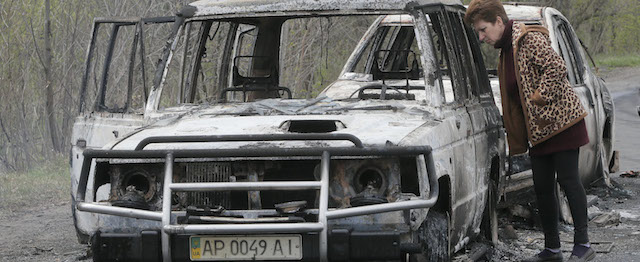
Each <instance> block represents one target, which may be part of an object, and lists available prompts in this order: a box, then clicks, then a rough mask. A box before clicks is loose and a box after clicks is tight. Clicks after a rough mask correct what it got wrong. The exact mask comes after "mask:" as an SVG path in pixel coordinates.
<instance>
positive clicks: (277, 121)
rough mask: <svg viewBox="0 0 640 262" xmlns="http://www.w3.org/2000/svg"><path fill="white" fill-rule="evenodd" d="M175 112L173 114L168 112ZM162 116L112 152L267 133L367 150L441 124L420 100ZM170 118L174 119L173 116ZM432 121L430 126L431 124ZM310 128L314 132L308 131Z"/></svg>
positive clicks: (271, 102) (259, 106) (220, 108)
mask: <svg viewBox="0 0 640 262" xmlns="http://www.w3.org/2000/svg"><path fill="white" fill-rule="evenodd" d="M169 111H171V110H169ZM169 111H168V112H164V113H158V115H156V116H154V117H155V118H157V119H161V120H155V121H150V122H152V123H151V124H149V125H147V126H145V127H143V128H140V129H138V130H136V131H134V132H132V133H130V134H128V135H126V136H125V137H123V138H122V139H120V140H118V141H116V142H114V143H112V144H110V145H108V146H107V148H111V149H120V150H131V149H134V148H136V146H137V145H138V144H139V143H140V142H141V141H142V140H143V139H145V138H147V137H157V136H211V135H267V134H296V133H303V132H305V133H306V132H311V133H334V134H335V133H340V134H351V135H354V136H356V137H358V138H359V139H360V140H361V141H362V142H363V144H364V145H365V146H384V145H401V143H402V139H403V138H405V137H406V136H407V135H409V134H410V133H412V132H413V131H415V130H417V129H420V128H421V127H422V128H429V126H433V124H432V123H433V122H434V121H435V122H437V121H436V120H434V118H433V117H431V114H430V113H429V111H428V110H427V109H426V108H425V107H424V106H422V105H420V103H419V102H416V101H377V100H370V101H356V102H337V101H331V100H330V99H328V98H326V97H325V98H321V99H314V100H280V99H268V100H262V101H259V102H254V103H242V104H226V105H216V106H205V107H203V106H199V107H193V108H182V109H180V110H178V109H176V110H173V112H169ZM168 115H170V116H168ZM311 121H313V122H315V123H320V125H321V126H324V127H326V126H333V127H334V129H335V130H334V131H332V130H326V129H325V128H321V130H318V131H317V132H315V131H314V130H313V128H314V126H313V125H312V126H310V127H308V128H306V129H304V130H303V131H301V130H296V129H295V128H292V127H293V126H295V125H297V126H300V125H305V123H309V122H311ZM427 123H428V124H427ZM309 128H311V129H310V130H309ZM313 146H353V144H352V143H351V142H347V141H274V142H264V141H261V142H215V143H213V142H211V143H161V144H150V145H148V146H146V147H145V149H209V148H246V147H289V148H291V147H313Z"/></svg>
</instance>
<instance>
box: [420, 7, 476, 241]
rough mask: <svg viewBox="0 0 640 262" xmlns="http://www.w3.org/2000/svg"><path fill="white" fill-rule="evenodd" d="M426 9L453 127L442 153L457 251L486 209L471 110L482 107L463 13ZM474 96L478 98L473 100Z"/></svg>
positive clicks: (446, 112)
mask: <svg viewBox="0 0 640 262" xmlns="http://www.w3.org/2000/svg"><path fill="white" fill-rule="evenodd" d="M424 11H425V13H426V14H427V16H428V18H429V20H430V22H431V27H430V29H432V30H431V34H432V35H431V37H432V40H433V42H434V44H433V46H434V48H435V50H433V53H434V54H436V57H437V61H438V64H439V67H440V68H439V71H440V74H441V78H440V80H441V86H442V88H443V90H442V94H443V95H444V99H443V101H444V105H443V106H442V112H443V116H442V117H443V121H445V122H449V124H450V125H451V128H450V130H451V131H452V133H451V141H446V142H450V143H451V144H450V146H447V147H443V148H442V150H443V151H445V152H441V154H444V155H448V156H449V159H448V161H449V163H448V164H449V165H450V168H449V171H450V173H449V174H447V175H448V176H449V178H450V179H451V192H450V194H451V200H450V201H451V205H450V206H451V210H450V212H451V213H450V216H451V222H450V223H451V225H450V244H451V247H452V251H454V252H455V251H456V249H459V248H461V247H462V246H463V245H464V243H465V242H466V241H468V240H469V239H468V238H466V237H465V236H466V235H467V233H469V232H468V231H469V230H471V229H472V228H473V225H474V221H475V219H476V217H478V216H481V215H482V210H478V207H479V206H484V203H483V202H482V201H483V200H484V199H483V198H481V197H478V193H479V189H480V188H482V186H479V185H478V179H479V177H478V176H479V174H480V173H479V172H477V166H476V161H477V154H476V143H475V141H474V126H473V123H472V120H471V117H470V111H469V110H471V111H475V110H478V109H479V107H478V106H477V105H475V106H474V105H472V104H474V103H478V100H477V98H473V97H472V92H471V85H472V81H471V78H472V77H474V76H473V75H472V74H473V73H472V72H471V71H469V70H468V66H469V64H468V62H469V59H470V57H469V55H470V54H469V53H468V51H469V50H468V47H466V48H467V49H466V51H465V50H464V49H463V48H465V47H464V46H466V45H468V43H467V42H466V39H464V30H463V29H462V25H461V24H460V22H461V21H460V15H461V14H460V13H458V11H456V10H448V9H446V8H432V7H428V8H425V10H424ZM461 49H462V50H461ZM473 100H475V101H474V102H471V101H473ZM443 139H444V137H443ZM442 142H443V143H444V142H445V141H442ZM435 154H436V155H437V154H438V153H435ZM478 211H479V212H478Z"/></svg>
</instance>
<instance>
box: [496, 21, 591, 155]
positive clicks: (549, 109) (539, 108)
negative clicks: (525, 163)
mask: <svg viewBox="0 0 640 262" xmlns="http://www.w3.org/2000/svg"><path fill="white" fill-rule="evenodd" d="M512 44H513V58H514V60H515V61H514V63H513V64H514V65H515V73H516V78H517V83H518V91H519V94H520V103H517V101H513V99H512V98H511V97H510V96H509V95H508V94H507V90H506V88H507V87H506V83H505V80H504V79H505V75H504V74H505V68H503V67H504V66H505V62H504V60H503V59H505V58H504V57H503V56H501V57H500V63H499V65H498V76H499V78H500V94H501V97H502V109H503V110H502V112H503V120H504V126H505V129H506V131H507V141H508V143H509V154H510V155H516V154H522V153H525V152H527V150H528V148H529V146H531V147H533V146H535V145H537V144H540V143H541V142H543V141H545V140H547V139H549V138H551V137H553V136H554V135H556V134H558V133H560V132H562V131H564V130H566V129H567V128H569V127H570V126H572V125H574V124H575V123H577V122H578V121H580V120H582V119H583V118H584V117H585V116H587V111H586V110H585V109H584V108H583V106H582V104H581V103H580V99H579V98H578V96H577V95H576V93H575V92H574V91H573V88H572V87H571V85H570V84H569V80H568V79H567V68H566V64H565V62H564V60H563V59H562V57H560V55H558V53H556V52H555V51H554V50H553V48H552V47H551V42H550V40H549V32H548V31H547V29H546V28H544V27H542V26H530V25H524V24H519V23H514V24H513V34H512Z"/></svg>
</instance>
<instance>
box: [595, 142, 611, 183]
mask: <svg viewBox="0 0 640 262" xmlns="http://www.w3.org/2000/svg"><path fill="white" fill-rule="evenodd" d="M596 161H597V166H596V174H597V175H598V176H599V177H600V178H602V181H603V182H604V184H605V185H606V186H607V187H609V188H611V187H613V184H611V177H610V176H609V160H608V159H607V154H606V151H605V149H604V144H603V143H602V142H601V143H598V155H597V158H596ZM598 180H599V179H598ZM596 181H597V180H596Z"/></svg>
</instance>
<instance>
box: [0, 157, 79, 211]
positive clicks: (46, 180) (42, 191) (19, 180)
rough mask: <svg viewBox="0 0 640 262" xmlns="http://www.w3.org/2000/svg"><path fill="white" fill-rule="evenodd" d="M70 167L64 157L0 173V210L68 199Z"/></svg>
mask: <svg viewBox="0 0 640 262" xmlns="http://www.w3.org/2000/svg"><path fill="white" fill-rule="evenodd" d="M70 188H71V178H70V175H69V164H68V162H67V161H66V159H65V158H64V157H63V156H59V157H56V158H55V159H53V160H49V161H46V162H43V163H40V165H38V166H37V167H35V168H32V169H31V170H28V171H24V172H10V173H0V209H7V210H8V211H15V210H20V209H23V208H30V207H38V206H41V205H50V204H56V205H57V204H60V203H65V202H67V201H69V200H70V196H69V194H70V193H69V192H70V191H69V190H70Z"/></svg>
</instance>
